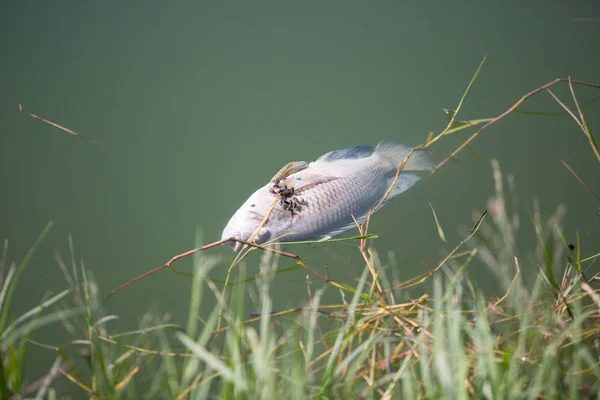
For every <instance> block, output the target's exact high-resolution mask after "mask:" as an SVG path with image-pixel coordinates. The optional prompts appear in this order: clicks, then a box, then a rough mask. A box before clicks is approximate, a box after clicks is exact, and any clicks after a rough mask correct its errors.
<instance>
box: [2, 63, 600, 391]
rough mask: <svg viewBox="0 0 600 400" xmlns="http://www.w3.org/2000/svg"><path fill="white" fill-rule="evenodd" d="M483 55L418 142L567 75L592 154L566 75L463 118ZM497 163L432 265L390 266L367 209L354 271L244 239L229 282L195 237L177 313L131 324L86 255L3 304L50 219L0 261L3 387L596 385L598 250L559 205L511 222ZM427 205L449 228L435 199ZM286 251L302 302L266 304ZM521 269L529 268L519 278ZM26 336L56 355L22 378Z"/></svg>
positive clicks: (599, 355) (599, 371) (510, 198)
mask: <svg viewBox="0 0 600 400" xmlns="http://www.w3.org/2000/svg"><path fill="white" fill-rule="evenodd" d="M480 68H481V65H480V67H479V69H480ZM479 69H478V70H477V73H476V74H475V76H474V77H473V80H472V81H471V83H470V84H469V87H468V88H467V91H465V94H464V95H463V98H462V99H461V101H460V103H459V106H458V107H457V109H456V110H453V111H448V112H447V115H448V118H449V123H448V126H447V127H446V128H445V129H444V130H443V131H442V132H441V133H440V134H438V135H437V136H435V137H430V138H429V140H428V141H427V143H426V144H425V145H424V147H428V146H430V145H432V144H433V143H435V142H436V141H437V140H438V139H440V138H442V137H444V136H446V135H449V134H453V133H455V132H457V131H460V130H463V129H467V128H471V127H474V126H477V125H481V126H482V127H481V128H480V129H479V130H477V131H476V132H475V133H474V134H473V135H472V136H471V137H470V138H469V139H468V140H467V141H466V142H464V144H463V145H461V146H460V147H459V148H458V149H457V150H456V151H455V152H454V153H452V155H454V154H456V153H457V152H458V151H459V150H461V149H462V148H464V147H468V146H469V143H470V142H471V141H472V140H473V139H474V138H475V137H476V136H477V135H478V134H479V133H480V132H481V131H482V130H483V129H485V128H486V127H487V126H490V125H492V124H493V123H495V122H496V121H498V120H499V119H500V118H502V117H504V116H505V115H508V114H510V113H511V112H513V111H515V110H516V109H517V107H518V106H519V105H520V104H521V103H522V102H523V101H525V100H526V99H527V98H529V97H531V96H532V95H535V94H536V93H540V92H543V91H549V88H550V87H551V86H552V85H554V84H556V83H559V82H566V83H568V86H569V88H570V91H571V93H572V97H573V99H574V102H575V105H576V107H575V108H574V109H571V108H568V107H567V106H566V105H564V103H562V101H561V100H560V99H559V98H558V97H556V96H555V95H554V94H553V93H552V92H550V93H551V95H552V96H553V97H555V99H556V101H557V102H558V103H559V104H560V105H561V106H562V107H563V108H564V109H565V110H566V111H565V113H568V114H569V115H570V116H571V117H572V118H573V119H574V120H575V121H576V123H577V126H578V127H579V128H580V129H581V131H582V132H583V133H584V134H585V135H586V138H587V139H588V142H589V145H590V148H591V150H592V152H593V153H594V154H595V156H596V157H597V158H598V161H599V162H600V152H598V146H597V144H596V141H595V139H594V136H593V134H592V132H591V130H590V128H589V126H588V125H587V123H586V122H585V118H584V114H583V112H582V110H581V107H579V105H578V104H579V103H578V102H577V99H576V98H575V92H574V90H573V83H575V82H572V81H571V80H570V79H559V80H555V81H553V82H551V83H549V84H547V85H544V86H542V87H541V88H539V89H536V90H534V91H532V92H531V93H529V94H528V95H526V96H524V97H523V98H522V99H521V100H519V102H517V103H516V104H515V105H514V106H512V107H511V108H509V109H508V110H507V112H505V113H503V114H501V115H500V116H498V117H496V118H490V119H481V120H474V121H460V120H458V119H456V115H457V114H458V111H459V110H460V108H461V106H462V103H463V100H464V99H465V98H466V95H467V93H468V90H469V88H470V87H471V84H472V83H473V82H474V80H475V78H476V77H477V75H478V74H479ZM578 84H584V85H587V86H592V87H600V86H598V85H592V84H586V83H581V82H579V83H578ZM452 155H451V156H452ZM446 160H447V159H446ZM446 160H444V161H442V163H440V164H439V165H438V166H437V167H436V169H437V168H439V167H441V166H442V165H443V164H444V163H445V162H446ZM492 166H493V171H494V175H493V179H494V183H495V193H494V194H493V196H492V197H491V198H490V200H489V202H488V204H487V209H486V210H485V211H484V212H482V213H481V214H480V215H479V216H478V217H477V218H475V221H474V225H473V227H472V229H471V231H470V232H469V233H468V234H467V235H465V237H464V238H463V240H462V241H461V242H460V243H459V244H458V245H457V246H456V247H455V248H454V250H452V251H451V252H450V253H448V254H447V255H446V256H444V257H442V258H441V259H440V260H439V263H438V265H437V267H435V268H433V269H431V270H430V271H428V272H427V273H424V274H423V275H420V276H417V277H415V278H413V279H410V280H408V281H404V282H398V281H395V280H394V279H392V275H393V274H392V273H391V270H392V269H393V268H394V265H395V264H394V260H393V258H389V259H388V260H383V259H382V258H381V257H380V255H379V254H378V253H377V251H376V249H375V246H374V244H376V241H375V239H376V238H377V236H376V235H372V234H369V232H368V219H367V221H366V223H365V224H364V225H362V226H359V231H360V236H359V237H355V238H349V239H348V240H359V241H360V245H359V246H358V247H357V251H358V252H359V253H360V255H361V256H362V258H363V260H364V262H365V268H364V271H363V273H362V275H361V277H360V279H358V281H357V283H356V284H355V285H350V284H348V283H342V282H337V281H334V280H332V279H330V278H329V276H328V275H327V274H325V276H323V275H321V274H319V273H317V272H316V271H314V270H313V269H312V268H310V267H309V266H308V265H306V264H305V263H304V262H303V261H302V259H301V258H300V257H298V256H296V255H294V254H291V253H286V252H282V251H278V250H277V249H276V248H274V247H271V246H249V247H246V252H243V253H242V254H247V252H250V251H262V256H261V262H260V273H259V275H258V276H256V277H251V278H248V277H247V276H246V270H245V267H244V266H243V264H239V263H238V264H236V265H235V267H236V268H235V269H233V268H230V271H231V272H232V273H235V274H237V278H236V280H237V281H238V282H242V281H246V282H248V283H246V284H239V285H230V284H229V276H228V279H227V282H226V284H225V285H222V284H219V283H217V282H214V281H212V280H211V279H210V278H209V272H210V271H211V269H212V268H213V267H215V266H216V265H217V264H218V260H217V259H216V258H214V257H212V256H210V255H207V254H204V253H197V254H196V259H195V262H194V271H193V277H192V284H191V288H190V303H189V310H190V311H189V317H188V321H187V325H186V326H179V325H176V324H171V323H169V319H168V316H163V317H160V316H157V315H153V314H152V313H149V314H148V315H146V316H145V317H144V318H143V321H142V323H141V326H140V329H139V330H136V331H130V332H114V331H113V330H112V329H111V328H110V321H111V320H113V319H115V318H117V316H114V315H105V313H104V311H103V308H102V300H101V297H100V295H99V289H98V287H97V286H96V284H95V283H94V282H93V280H91V279H90V275H89V273H88V270H87V269H86V267H85V265H83V264H82V263H79V264H78V263H76V262H75V261H74V260H73V261H72V263H71V266H70V267H69V266H67V264H66V263H65V262H64V261H63V259H62V258H61V257H60V256H59V255H58V254H57V257H56V260H57V263H58V266H59V267H60V269H61V271H62V272H63V274H64V276H65V282H66V284H67V289H65V290H64V291H63V292H61V293H59V294H56V295H54V296H52V297H48V298H44V299H43V301H42V302H41V303H40V304H39V306H37V307H35V308H34V309H32V310H30V311H29V312H27V313H25V314H23V315H21V316H13V315H11V313H10V303H11V299H12V295H13V293H14V291H15V288H16V284H17V281H18V279H19V276H20V274H21V273H22V272H23V270H24V268H26V266H27V263H28V262H29V259H30V258H31V256H32V254H33V253H34V251H35V250H36V247H37V245H38V243H39V242H40V241H41V240H43V238H44V237H45V236H46V235H47V233H48V231H49V230H50V227H51V225H49V226H48V227H47V228H46V229H45V230H44V231H43V232H42V234H41V236H40V238H39V240H38V242H36V243H35V244H34V246H33V247H32V249H31V250H30V252H29V253H28V254H27V255H26V256H25V257H24V259H23V261H22V262H21V263H20V264H18V265H17V264H12V265H10V266H8V264H7V262H6V259H5V258H6V257H4V258H3V259H2V264H1V265H0V269H1V271H2V276H3V279H2V281H1V283H0V312H1V314H0V316H1V317H0V355H1V360H0V361H1V362H0V398H3V399H4V398H6V399H9V398H14V399H19V398H39V399H42V398H61V397H62V396H64V395H65V393H70V394H73V395H74V396H77V397H79V396H80V397H84V398H94V399H108V398H144V399H151V398H172V399H187V398H190V399H203V398H244V399H245V398H248V399H250V398H265V399H278V398H287V399H306V398H322V399H333V398H350V399H352V398H384V399H391V398H406V399H419V398H448V399H464V398H486V399H505V398H518V399H536V398H542V397H543V398H572V399H576V398H584V399H585V398H598V395H599V394H600V383H599V382H600V379H599V378H600V339H598V338H600V294H599V289H598V282H599V281H600V272H594V271H598V267H597V265H598V264H597V262H598V259H599V258H600V252H599V253H596V254H581V246H580V242H579V235H578V234H575V235H571V234H567V233H565V232H563V230H562V220H563V218H564V209H563V207H562V206H559V207H557V209H556V212H555V214H554V215H551V216H549V217H544V216H542V215H541V212H540V211H539V209H538V207H534V210H533V211H532V218H531V224H530V225H527V224H522V223H520V221H519V218H518V215H517V214H516V213H515V212H512V211H511V207H510V206H509V205H510V204H514V203H515V202H516V200H515V199H514V193H513V185H512V183H513V178H512V177H508V178H507V177H503V175H502V173H501V169H500V166H499V165H498V163H496V162H495V161H494V162H492ZM565 166H566V167H567V169H568V170H569V171H570V172H571V173H572V174H573V176H574V177H575V178H576V179H577V180H578V181H579V182H580V183H581V184H582V186H583V188H584V189H585V190H587V191H588V192H590V194H592V195H594V196H597V195H596V194H595V193H594V192H593V191H592V190H591V189H590V187H589V186H588V185H586V183H585V182H584V181H583V180H581V178H580V177H579V176H578V175H577V174H576V172H575V171H573V170H572V169H571V168H570V167H569V166H568V165H567V164H566V163H565ZM401 168H402V167H401ZM401 168H400V169H399V173H400V171H401ZM507 182H508V188H509V190H508V191H507V190H505V187H506V186H507V185H506V183H507ZM586 195H587V194H586ZM432 212H433V215H434V218H435V223H436V225H437V229H438V232H439V234H440V238H441V239H442V240H443V241H446V239H445V236H444V233H443V229H442V226H441V225H440V223H439V221H438V218H437V215H436V214H435V210H433V207H432ZM522 225H525V226H529V227H531V228H532V229H533V231H534V232H535V234H536V236H537V239H538V241H537V247H536V248H531V249H519V250H518V251H517V243H516V240H515V238H516V236H517V230H518V229H524V228H523V227H522ZM520 226H521V227H520ZM572 236H574V237H572ZM569 239H570V240H572V242H570V241H569ZM334 240H343V239H334ZM71 247H72V244H71ZM598 251H600V249H599V250H598ZM195 252H196V251H190V252H187V253H185V255H188V254H192V253H195ZM4 254H6V248H5V251H4ZM241 257H243V255H242V256H241ZM281 257H289V258H292V259H295V260H296V261H297V263H298V266H299V267H305V268H306V269H307V301H306V304H305V305H304V306H303V307H299V308H294V309H288V310H282V311H277V310H275V309H274V307H273V302H272V298H271V296H270V288H271V285H272V283H273V279H276V272H277V271H278V265H279V264H280V261H281ZM175 259H177V257H175V258H174V259H173V260H175ZM173 260H172V261H173ZM475 260H477V261H478V262H480V263H483V264H484V265H486V266H487V267H489V271H490V273H491V274H493V275H494V277H495V278H496V280H497V282H499V285H500V286H501V288H502V289H503V290H502V292H503V294H502V295H501V296H499V297H495V298H491V297H488V296H487V295H486V294H484V293H482V291H481V290H480V289H479V288H478V285H477V284H476V283H475V282H473V281H472V280H471V279H470V277H469V274H468V270H469V265H470V264H471V263H472V262H474V261H475ZM237 261H239V260H237ZM167 264H168V265H166V266H171V263H167ZM5 266H6V268H4V267H5ZM233 266H234V265H232V267H233ZM524 271H528V272H529V275H534V276H533V279H525V278H524V277H523V272H524ZM531 271H533V274H532V273H531ZM426 283H432V286H433V292H432V293H430V294H429V295H427V294H423V293H421V294H422V295H420V297H418V298H412V297H411V295H413V294H414V293H416V291H417V290H419V289H420V288H421V287H422V286H423V285H424V284H426ZM251 289H252V290H256V291H257V293H258V296H257V298H258V301H259V304H260V309H261V312H260V313H259V314H258V315H248V313H247V310H246V309H245V307H244V306H245V303H244V302H245V298H246V291H248V290H251ZM325 290H334V291H338V292H339V294H340V301H339V303H338V304H322V302H321V299H322V295H323V293H324V291H325ZM421 292H423V291H421ZM113 301H117V300H116V299H115V300H113ZM204 302H208V303H210V304H215V303H216V304H217V306H216V307H214V308H213V309H212V311H211V312H210V314H209V315H200V314H201V312H200V310H201V304H202V303H204ZM57 323H62V324H63V325H64V327H65V329H66V331H67V332H68V333H69V335H75V336H76V337H77V339H76V340H73V341H71V342H69V343H67V344H64V345H62V346H55V345H50V344H48V343H40V342H38V341H35V340H32V334H33V333H34V332H35V331H36V330H39V329H44V327H46V326H47V325H48V324H57ZM31 346H38V347H44V348H46V349H47V351H52V352H55V354H56V358H55V361H54V363H53V364H52V365H51V366H50V368H49V371H48V373H47V374H45V375H44V376H42V377H39V379H37V380H34V381H27V380H26V379H25V376H26V374H25V368H24V365H25V363H24V360H25V357H26V353H27V351H28V348H29V347H31Z"/></svg>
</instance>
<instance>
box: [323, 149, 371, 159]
mask: <svg viewBox="0 0 600 400" xmlns="http://www.w3.org/2000/svg"><path fill="white" fill-rule="evenodd" d="M371 153H373V147H372V146H354V147H349V148H347V149H341V150H334V151H330V152H329V153H326V154H323V155H322V156H321V157H319V158H317V160H316V161H315V162H317V161H333V160H346V159H349V158H365V157H369V156H370V155H371Z"/></svg>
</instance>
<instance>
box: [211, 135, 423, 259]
mask: <svg viewBox="0 0 600 400" xmlns="http://www.w3.org/2000/svg"><path fill="white" fill-rule="evenodd" d="M411 150H412V148H410V147H408V146H404V145H401V144H396V143H393V142H389V141H382V142H379V143H378V144H377V146H376V147H375V149H373V148H372V147H370V146H357V147H351V148H348V149H342V150H335V151H332V152H329V153H327V154H324V155H323V156H321V157H319V158H318V159H317V160H316V161H314V162H311V163H307V162H303V161H300V162H298V161H295V162H291V163H289V164H288V165H286V166H285V167H283V168H282V169H281V170H280V172H279V173H278V174H277V175H276V178H274V179H273V180H272V181H271V182H269V183H267V184H266V185H264V186H263V187H261V188H259V189H258V190H256V191H255V192H254V193H253V194H252V195H251V196H250V197H249V198H248V199H247V200H246V202H245V203H244V204H243V205H242V206H241V207H240V208H239V209H238V210H237V211H236V213H235V214H234V215H233V216H232V217H231V219H230V220H229V222H228V224H227V226H226V227H225V229H224V230H223V233H222V239H228V238H237V239H240V240H244V241H247V240H248V239H249V238H250V237H252V236H253V235H254V233H255V232H256V231H257V229H258V228H259V226H260V224H261V222H262V221H263V219H264V217H265V216H266V214H267V212H268V210H269V208H270V206H271V205H272V204H273V202H274V201H275V200H277V194H275V193H274V192H273V190H275V189H278V188H279V189H280V190H284V189H285V188H287V189H288V190H287V191H283V192H282V193H284V195H286V201H288V202H290V201H293V199H292V197H294V198H296V199H297V201H298V206H297V207H296V208H295V209H294V211H293V212H292V211H290V209H288V208H284V207H283V206H281V205H276V206H275V208H274V209H273V210H272V212H271V215H270V216H269V220H268V221H267V223H266V224H265V225H264V226H263V227H262V228H261V229H260V231H258V232H257V234H256V236H255V237H254V240H255V242H256V243H264V242H266V241H269V240H272V239H276V238H279V241H281V242H290V241H301V240H311V239H320V238H323V237H326V236H336V235H339V234H340V233H342V232H345V231H348V230H351V229H352V228H354V227H355V223H354V219H353V218H352V216H354V217H355V218H356V220H357V221H358V222H363V221H364V220H365V219H366V217H367V215H368V213H369V210H370V209H371V208H373V207H375V206H376V205H377V204H378V203H379V201H380V200H381V199H382V197H383V196H384V195H385V193H386V191H387V190H388V188H389V187H390V185H391V184H392V183H393V179H394V177H395V175H396V171H397V169H398V167H399V166H400V165H401V164H402V162H403V161H404V159H405V158H406V157H407V156H408V154H410V152H411ZM433 165H434V164H433V159H432V158H431V156H430V154H429V153H428V152H427V151H423V150H415V151H414V152H413V153H412V155H411V156H410V158H409V159H408V161H407V162H406V164H405V166H404V168H403V170H402V173H401V174H400V177H399V179H398V181H397V182H396V184H395V185H394V187H393V188H392V189H391V191H390V193H389V195H388V197H387V199H386V201H385V202H384V203H383V204H382V206H383V205H385V204H386V203H387V202H389V201H390V200H392V199H393V198H394V197H396V196H398V195H400V194H401V193H403V192H405V191H407V190H408V189H410V188H411V187H412V186H413V185H414V184H415V183H416V182H417V181H418V180H419V179H420V177H419V176H418V175H417V174H416V173H415V172H416V171H427V170H431V169H433ZM283 185H285V186H283ZM282 188H283V189H282ZM292 188H293V189H294V192H293V193H291V191H290V190H291V189H292ZM290 204H291V203H290ZM287 207H290V206H289V205H288V206H287ZM380 208H381V207H380ZM228 244H230V245H231V246H232V247H233V248H234V250H236V251H238V250H239V249H241V247H242V245H241V244H240V243H239V242H235V241H230V242H228Z"/></svg>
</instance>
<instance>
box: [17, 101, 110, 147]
mask: <svg viewBox="0 0 600 400" xmlns="http://www.w3.org/2000/svg"><path fill="white" fill-rule="evenodd" d="M19 112H22V113H23V114H26V115H29V116H30V117H33V118H35V119H37V120H40V121H42V122H45V123H46V124H48V125H51V126H53V127H55V128H58V129H60V130H61V131H65V132H67V133H68V134H70V135H73V136H77V137H78V138H81V139H85V140H88V141H90V142H92V143H94V144H100V142H98V141H97V140H96V139H92V138H91V137H89V136H85V135H82V134H80V133H77V132H75V131H73V130H71V129H69V128H65V127H64V126H62V125H59V124H57V123H56V122H52V121H50V120H47V119H46V118H43V117H40V116H39V115H35V114H32V113H30V112H29V111H25V109H24V108H23V105H22V104H19Z"/></svg>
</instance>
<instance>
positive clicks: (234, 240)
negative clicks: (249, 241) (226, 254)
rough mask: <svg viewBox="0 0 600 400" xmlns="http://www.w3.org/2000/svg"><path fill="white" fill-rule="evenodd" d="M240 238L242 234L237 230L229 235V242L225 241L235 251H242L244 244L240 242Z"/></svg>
mask: <svg viewBox="0 0 600 400" xmlns="http://www.w3.org/2000/svg"><path fill="white" fill-rule="evenodd" d="M238 240H241V235H240V233H239V232H236V233H234V234H233V235H231V236H230V237H229V240H228V241H227V242H225V244H226V245H227V246H229V247H231V248H232V249H233V251H235V252H236V253H237V252H238V251H240V249H241V248H242V246H243V244H242V243H240V242H238Z"/></svg>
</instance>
